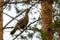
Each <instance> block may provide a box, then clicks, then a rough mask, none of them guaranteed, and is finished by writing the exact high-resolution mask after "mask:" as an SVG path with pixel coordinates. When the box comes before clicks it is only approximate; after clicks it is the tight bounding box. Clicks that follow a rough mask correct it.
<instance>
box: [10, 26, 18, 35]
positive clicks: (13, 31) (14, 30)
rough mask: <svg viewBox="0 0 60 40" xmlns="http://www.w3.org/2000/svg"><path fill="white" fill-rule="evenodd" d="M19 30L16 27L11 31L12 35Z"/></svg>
mask: <svg viewBox="0 0 60 40" xmlns="http://www.w3.org/2000/svg"><path fill="white" fill-rule="evenodd" d="M16 30H17V28H16V27H15V28H14V29H13V30H12V31H11V33H10V34H11V35H13V34H14V33H15V32H16Z"/></svg>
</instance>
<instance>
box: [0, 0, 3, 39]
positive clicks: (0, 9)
mask: <svg viewBox="0 0 60 40" xmlns="http://www.w3.org/2000/svg"><path fill="white" fill-rule="evenodd" d="M2 3H3V0H0V6H1V4H2ZM2 12H3V6H1V7H0V40H3V13H2Z"/></svg>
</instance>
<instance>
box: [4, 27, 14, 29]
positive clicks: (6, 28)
mask: <svg viewBox="0 0 60 40" xmlns="http://www.w3.org/2000/svg"><path fill="white" fill-rule="evenodd" d="M11 28H14V27H6V28H4V29H11Z"/></svg>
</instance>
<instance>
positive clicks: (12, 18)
mask: <svg viewBox="0 0 60 40" xmlns="http://www.w3.org/2000/svg"><path fill="white" fill-rule="evenodd" d="M3 14H5V15H7V16H9V17H10V18H12V19H13V18H14V17H12V16H10V15H8V14H6V13H3ZM15 20H17V19H15ZM17 21H18V20H17Z"/></svg>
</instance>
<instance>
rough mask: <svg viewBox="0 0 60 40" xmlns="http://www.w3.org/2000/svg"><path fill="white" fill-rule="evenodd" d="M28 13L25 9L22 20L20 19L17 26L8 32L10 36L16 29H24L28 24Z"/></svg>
mask: <svg viewBox="0 0 60 40" xmlns="http://www.w3.org/2000/svg"><path fill="white" fill-rule="evenodd" d="M28 13H29V9H26V14H25V16H24V18H22V19H20V20H19V21H18V22H17V24H16V25H15V27H14V29H13V30H12V31H11V32H10V34H11V35H13V34H14V33H15V32H16V30H18V29H24V28H25V27H26V26H27V24H28V22H29V16H28Z"/></svg>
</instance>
